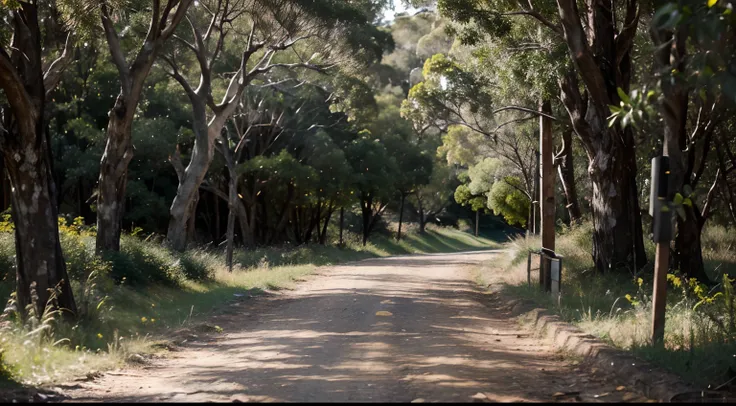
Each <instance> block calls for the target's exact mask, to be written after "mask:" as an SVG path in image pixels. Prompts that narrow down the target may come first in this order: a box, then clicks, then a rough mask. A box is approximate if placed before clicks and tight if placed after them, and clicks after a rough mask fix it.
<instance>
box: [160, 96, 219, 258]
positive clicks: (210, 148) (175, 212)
mask: <svg viewBox="0 0 736 406" xmlns="http://www.w3.org/2000/svg"><path fill="white" fill-rule="evenodd" d="M190 100H191V102H192V111H193V117H194V119H193V129H194V134H195V139H194V146H193V147H192V156H191V158H190V160H189V164H188V165H187V167H186V169H184V168H183V167H182V164H181V161H180V159H179V151H178V147H177V152H176V154H175V155H174V156H173V157H170V158H169V160H170V161H171V163H172V164H173V165H174V168H175V169H176V172H177V176H178V177H179V185H178V187H177V189H176V196H175V197H174V201H173V202H172V203H171V207H170V209H169V213H170V219H169V229H168V232H167V233H166V239H167V240H168V241H169V244H170V245H171V247H172V248H173V249H175V250H177V251H184V249H186V246H187V235H188V231H187V225H188V224H189V218H190V217H192V216H193V215H194V212H195V209H196V199H197V197H198V191H199V186H200V185H201V184H202V181H204V177H205V175H207V170H208V169H209V167H210V164H211V163H212V159H213V158H214V156H215V139H216V137H217V136H218V135H219V134H220V132H221V131H222V127H220V126H219V125H214V126H212V127H213V128H211V129H208V128H207V122H206V119H207V116H206V109H205V107H206V106H205V103H204V101H201V102H200V101H198V100H196V99H194V98H191V97H190Z"/></svg>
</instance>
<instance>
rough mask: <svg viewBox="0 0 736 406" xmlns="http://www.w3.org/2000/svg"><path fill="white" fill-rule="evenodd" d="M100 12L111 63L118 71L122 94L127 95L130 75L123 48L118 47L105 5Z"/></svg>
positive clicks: (116, 35)
mask: <svg viewBox="0 0 736 406" xmlns="http://www.w3.org/2000/svg"><path fill="white" fill-rule="evenodd" d="M101 12H102V26H103V28H104V29H105V37H106V38H107V45H108V47H109V48H110V55H111V56H112V61H113V63H114V64H115V67H116V68H117V69H118V74H119V75H120V83H122V84H123V86H122V88H123V92H124V94H127V92H128V89H130V73H129V70H128V69H129V68H128V62H127V61H126V60H125V56H124V55H123V48H122V46H121V45H120V38H118V32H117V31H116V30H115V27H114V26H113V23H112V18H110V13H109V11H108V10H107V6H106V5H104V4H103V5H102V7H101Z"/></svg>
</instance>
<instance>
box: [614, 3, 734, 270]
mask: <svg viewBox="0 0 736 406" xmlns="http://www.w3.org/2000/svg"><path fill="white" fill-rule="evenodd" d="M653 6H654V9H653V10H651V11H652V13H653V14H652V15H651V22H650V25H649V27H648V28H649V30H648V31H649V36H650V39H651V43H650V44H647V45H648V49H651V51H652V52H651V54H652V55H653V60H652V61H651V62H653V63H652V67H651V69H650V70H644V72H643V74H642V75H641V76H642V78H640V81H639V82H640V83H639V86H640V88H639V89H635V90H632V91H631V92H628V94H626V93H627V92H622V94H621V95H620V96H621V99H622V102H621V104H620V107H619V106H614V107H612V108H611V109H612V111H613V114H612V116H611V120H610V123H611V125H618V124H620V125H622V126H624V127H627V128H628V129H630V130H631V127H632V125H633V126H636V127H639V128H641V127H644V129H642V130H644V131H647V132H650V133H651V132H653V133H661V134H662V137H661V140H662V144H661V147H662V153H663V154H664V155H666V156H668V157H669V161H670V172H671V173H670V188H669V191H670V196H669V198H670V199H672V200H674V201H675V203H677V204H678V210H677V212H678V216H677V219H676V222H677V229H676V235H675V250H674V252H673V257H674V261H673V265H674V266H675V267H678V268H679V269H680V270H681V271H682V272H683V273H684V274H685V275H687V276H688V277H692V278H696V279H698V280H700V281H708V275H707V274H706V273H705V269H704V264H703V256H702V247H701V232H702V229H703V226H704V225H705V222H706V220H707V219H708V217H710V215H711V214H712V209H713V206H714V204H715V202H714V200H715V199H716V198H717V196H718V191H719V189H720V190H721V191H726V192H727V193H726V194H727V195H731V199H726V200H727V201H728V200H730V201H731V202H733V197H732V196H733V195H732V193H731V184H730V183H729V181H728V176H729V175H730V174H731V173H732V172H733V168H734V167H735V166H734V164H733V162H735V161H734V160H733V159H731V157H733V156H734V155H733V153H732V152H731V149H730V145H731V140H732V138H729V137H728V136H727V135H726V134H729V133H730V132H731V131H732V125H733V121H732V116H733V112H734V108H735V107H736V104H735V103H734V101H735V100H736V74H734V72H733V69H732V67H733V66H734V62H736V59H734V51H736V35H735V34H736V19H735V18H734V16H733V15H732V9H733V3H732V2H729V1H720V2H719V1H708V2H695V1H685V2H679V3H671V2H664V1H655V2H654V3H653ZM657 139H658V140H659V139H660V138H659V137H657ZM714 153H715V159H714V157H713V155H714ZM729 161H730V162H731V164H730V166H731V168H728V166H727V165H726V163H727V162H729ZM703 181H707V184H704V182H703ZM698 189H700V190H698ZM697 192H700V193H697ZM701 204H702V209H700V208H699V207H698V206H700V205H701ZM726 207H729V208H730V210H731V213H732V214H733V206H732V205H731V206H726ZM734 218H736V216H734Z"/></svg>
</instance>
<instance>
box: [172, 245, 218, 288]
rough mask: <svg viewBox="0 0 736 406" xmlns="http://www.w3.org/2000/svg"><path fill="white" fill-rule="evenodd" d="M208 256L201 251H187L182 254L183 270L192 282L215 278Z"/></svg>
mask: <svg viewBox="0 0 736 406" xmlns="http://www.w3.org/2000/svg"><path fill="white" fill-rule="evenodd" d="M207 259H208V258H207V254H206V253H204V252H200V251H187V252H185V253H184V254H181V257H180V261H181V270H182V273H183V274H184V276H185V277H186V278H187V279H189V280H192V281H206V280H210V279H212V278H213V276H214V270H213V269H212V268H211V267H210V266H209V264H208V263H207Z"/></svg>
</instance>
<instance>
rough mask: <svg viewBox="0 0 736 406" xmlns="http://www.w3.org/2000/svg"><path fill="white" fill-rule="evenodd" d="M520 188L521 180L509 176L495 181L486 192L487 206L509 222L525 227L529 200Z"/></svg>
mask: <svg viewBox="0 0 736 406" xmlns="http://www.w3.org/2000/svg"><path fill="white" fill-rule="evenodd" d="M520 188H521V181H520V180H519V179H518V178H514V177H511V176H506V177H505V178H503V179H501V180H499V181H497V182H495V183H494V184H493V187H491V191H490V192H489V193H488V207H490V208H491V209H492V210H493V212H494V213H496V214H497V215H501V216H503V218H504V219H506V221H507V222H508V223H509V224H511V225H515V224H516V225H519V226H521V227H526V221H527V218H528V216H529V205H530V202H529V198H528V197H527V196H526V195H525V194H524V193H522V192H521V191H520V190H519V189H520Z"/></svg>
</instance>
